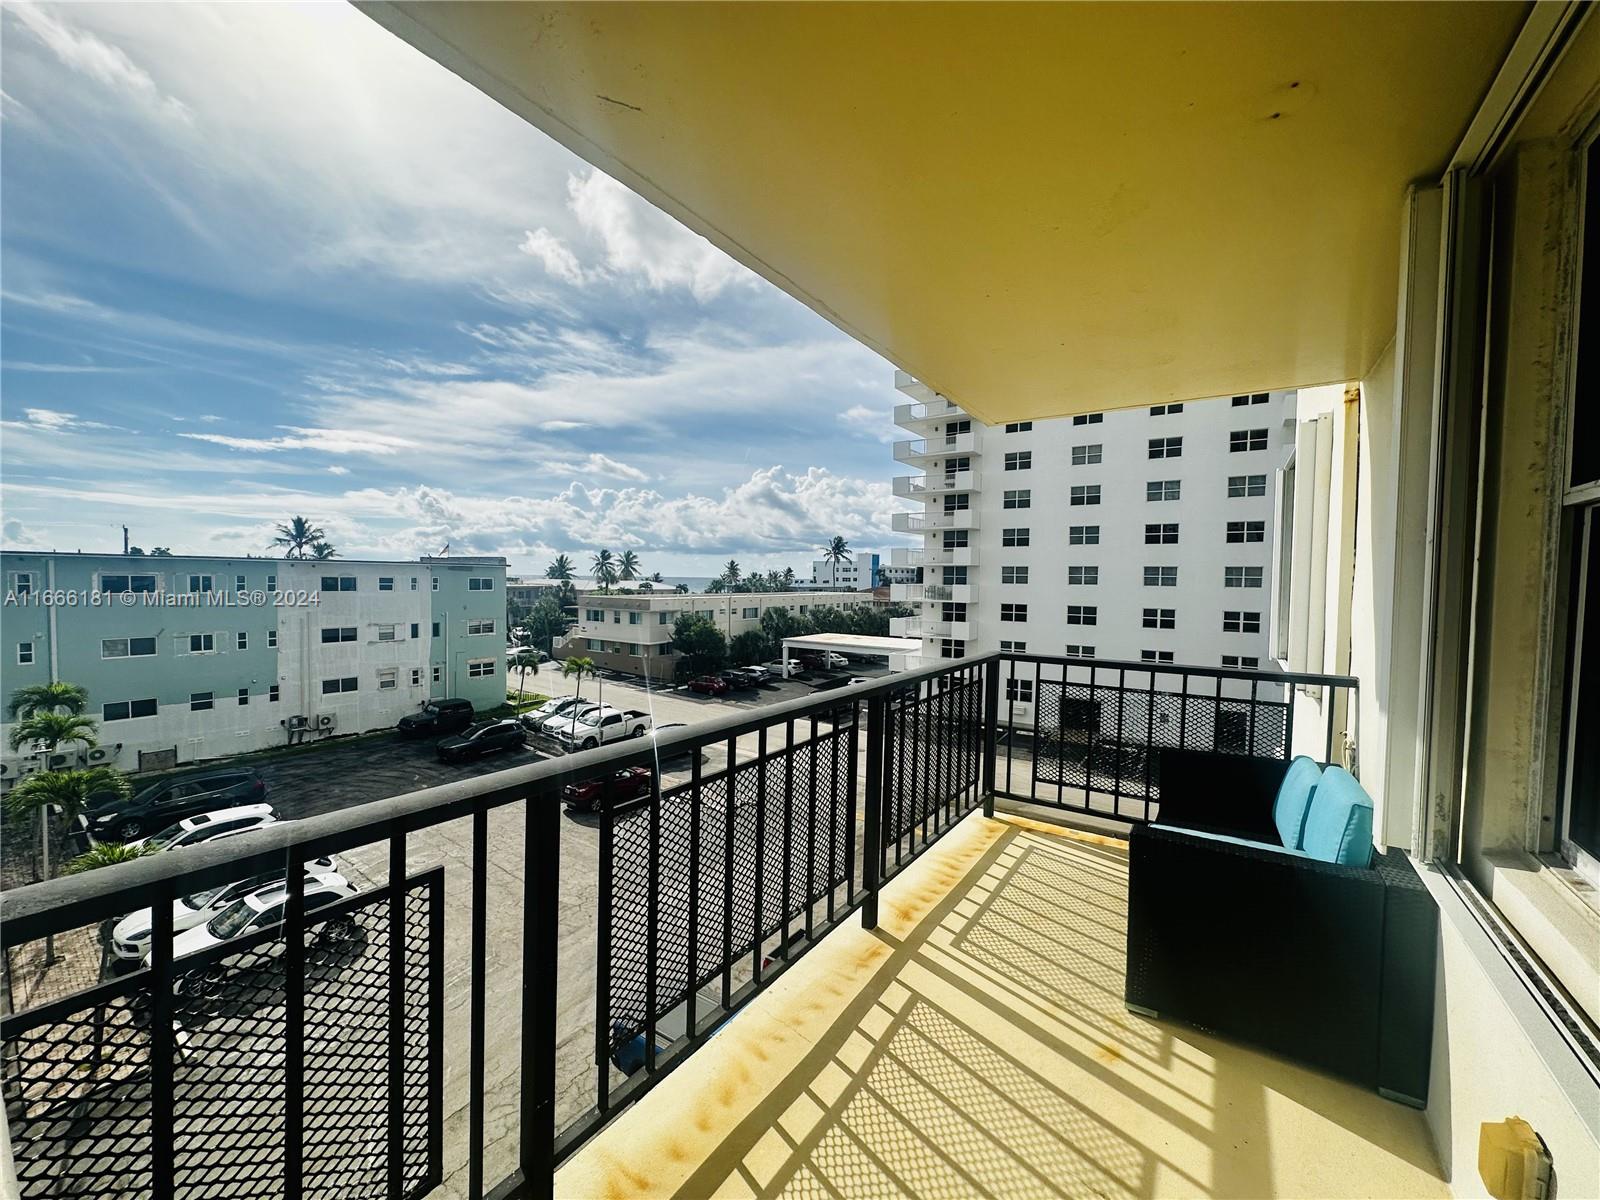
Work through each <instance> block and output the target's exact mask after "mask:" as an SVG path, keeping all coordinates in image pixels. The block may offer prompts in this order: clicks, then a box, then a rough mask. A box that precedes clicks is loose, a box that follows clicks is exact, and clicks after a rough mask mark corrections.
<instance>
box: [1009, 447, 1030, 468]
mask: <svg viewBox="0 0 1600 1200" xmlns="http://www.w3.org/2000/svg"><path fill="white" fill-rule="evenodd" d="M1005 464H1006V470H1008V471H1028V470H1031V469H1032V468H1033V451H1032V450H1012V451H1010V452H1008V453H1007V454H1006V459H1005Z"/></svg>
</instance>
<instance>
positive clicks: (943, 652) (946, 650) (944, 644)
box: [939, 638, 967, 658]
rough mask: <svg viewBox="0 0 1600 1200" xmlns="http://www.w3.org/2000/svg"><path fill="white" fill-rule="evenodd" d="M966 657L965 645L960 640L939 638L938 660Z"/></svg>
mask: <svg viewBox="0 0 1600 1200" xmlns="http://www.w3.org/2000/svg"><path fill="white" fill-rule="evenodd" d="M966 656H967V643H966V642H964V641H963V640H962V639H960V638H940V639H939V657H940V658H965V657H966Z"/></svg>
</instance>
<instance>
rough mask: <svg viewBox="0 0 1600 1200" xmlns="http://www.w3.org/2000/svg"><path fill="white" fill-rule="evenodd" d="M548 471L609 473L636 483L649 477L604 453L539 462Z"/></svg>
mask: <svg viewBox="0 0 1600 1200" xmlns="http://www.w3.org/2000/svg"><path fill="white" fill-rule="evenodd" d="M539 465H540V466H541V467H543V468H544V469H545V470H546V471H552V472H555V473H556V474H559V475H608V476H610V477H611V478H613V479H631V480H633V481H634V482H635V483H643V482H644V481H645V480H647V479H649V478H650V476H648V475H646V474H645V473H644V472H643V471H641V470H639V468H638V467H630V466H629V465H628V464H627V463H625V462H618V461H617V460H616V459H614V458H608V457H607V456H606V455H604V454H591V455H589V457H588V458H586V459H584V460H583V461H582V462H560V461H554V460H553V461H549V462H543V463H540V464H539Z"/></svg>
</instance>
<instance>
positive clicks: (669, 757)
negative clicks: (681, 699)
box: [650, 721, 700, 767]
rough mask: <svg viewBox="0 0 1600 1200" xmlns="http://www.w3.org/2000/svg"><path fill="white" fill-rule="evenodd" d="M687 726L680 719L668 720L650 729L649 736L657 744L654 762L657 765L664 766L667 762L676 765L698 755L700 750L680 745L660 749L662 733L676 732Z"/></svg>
mask: <svg viewBox="0 0 1600 1200" xmlns="http://www.w3.org/2000/svg"><path fill="white" fill-rule="evenodd" d="M687 728H688V726H687V725H686V724H684V722H682V721H669V722H668V723H667V724H665V725H657V726H656V727H655V728H654V729H652V730H651V731H650V737H651V739H652V740H653V741H655V743H656V746H657V750H656V764H657V765H658V766H661V767H665V766H668V765H669V764H670V765H672V766H677V765H679V764H682V763H688V762H690V761H692V760H693V759H694V758H695V757H696V756H698V755H699V753H700V752H699V751H698V750H688V749H683V748H681V747H673V748H671V749H668V750H661V749H660V744H661V735H662V734H664V733H676V732H677V731H678V730H680V729H687Z"/></svg>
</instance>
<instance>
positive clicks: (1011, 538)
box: [1000, 526, 1029, 546]
mask: <svg viewBox="0 0 1600 1200" xmlns="http://www.w3.org/2000/svg"><path fill="white" fill-rule="evenodd" d="M1028 542H1029V538H1028V529H1027V527H1026V526H1021V527H1009V528H1005V529H1002V530H1001V531H1000V544H1001V545H1002V546H1026V545H1028Z"/></svg>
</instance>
